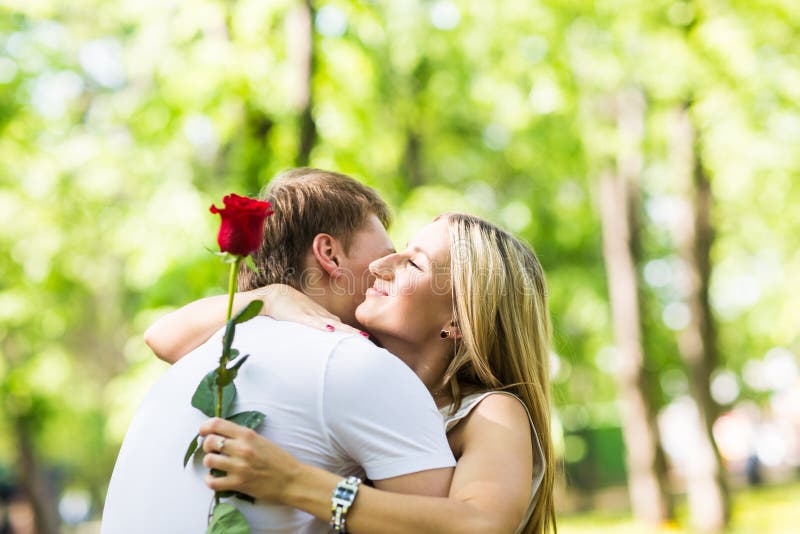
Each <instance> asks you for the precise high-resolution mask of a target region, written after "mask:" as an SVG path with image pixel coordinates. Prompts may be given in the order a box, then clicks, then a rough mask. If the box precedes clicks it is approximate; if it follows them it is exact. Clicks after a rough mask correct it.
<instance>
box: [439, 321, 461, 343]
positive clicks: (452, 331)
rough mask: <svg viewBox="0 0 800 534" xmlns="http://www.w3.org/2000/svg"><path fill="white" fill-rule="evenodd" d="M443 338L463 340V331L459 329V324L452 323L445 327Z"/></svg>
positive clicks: (443, 328)
mask: <svg viewBox="0 0 800 534" xmlns="http://www.w3.org/2000/svg"><path fill="white" fill-rule="evenodd" d="M441 337H442V338H446V339H461V329H460V328H459V327H458V323H456V322H455V321H450V322H449V323H447V324H446V325H444V327H442V335H441Z"/></svg>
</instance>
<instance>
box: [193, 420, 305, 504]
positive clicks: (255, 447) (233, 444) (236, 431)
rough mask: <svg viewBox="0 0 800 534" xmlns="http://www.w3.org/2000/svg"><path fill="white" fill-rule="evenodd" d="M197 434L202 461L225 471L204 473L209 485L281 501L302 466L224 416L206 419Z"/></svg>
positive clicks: (267, 500) (216, 489) (286, 453)
mask: <svg viewBox="0 0 800 534" xmlns="http://www.w3.org/2000/svg"><path fill="white" fill-rule="evenodd" d="M200 435H201V436H203V437H205V439H204V440H203V450H204V451H205V452H206V456H205V458H204V459H203V464H204V465H205V466H206V467H209V468H214V469H220V470H222V471H225V473H226V475H225V476H224V477H214V476H211V474H210V473H209V474H208V475H206V477H205V482H206V485H207V486H208V487H209V488H211V489H212V490H214V491H228V490H235V491H239V492H242V493H246V494H247V495H250V496H252V497H254V498H256V499H257V500H259V501H262V502H271V503H278V504H285V502H284V497H285V495H286V490H287V489H288V488H289V486H290V484H291V483H292V481H293V478H294V477H295V476H296V475H297V473H298V472H299V471H300V469H301V468H302V464H301V463H300V462H299V461H297V460H296V459H295V457H294V456H292V455H291V454H289V453H288V452H286V451H285V450H283V449H282V448H280V447H278V446H277V445H275V444H274V443H273V442H271V441H270V440H268V439H267V438H265V437H263V436H260V435H259V434H258V433H256V432H255V431H253V430H250V429H249V428H247V427H243V426H240V425H237V424H235V423H231V422H230V421H226V420H224V419H219V418H213V419H209V420H208V421H206V422H205V423H203V425H202V426H201V427H200ZM220 448H221V449H222V450H221V451H220Z"/></svg>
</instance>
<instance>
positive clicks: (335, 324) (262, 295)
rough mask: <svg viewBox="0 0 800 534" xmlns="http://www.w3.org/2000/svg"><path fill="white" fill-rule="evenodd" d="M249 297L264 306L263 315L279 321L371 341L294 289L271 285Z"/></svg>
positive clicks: (250, 293)
mask: <svg viewBox="0 0 800 534" xmlns="http://www.w3.org/2000/svg"><path fill="white" fill-rule="evenodd" d="M247 294H248V295H250V296H251V297H254V298H257V299H260V300H261V301H262V302H263V303H264V306H263V308H262V309H261V314H262V315H269V316H271V317H273V318H275V319H277V320H279V321H291V322H294V323H300V324H304V325H306V326H310V327H311V328H316V329H317V330H326V331H328V332H333V331H334V330H335V331H337V332H348V333H352V334H361V335H362V336H365V337H367V334H366V332H362V331H360V330H358V329H357V328H353V327H352V326H349V325H346V324H344V323H343V322H342V321H341V320H340V319H339V317H337V316H336V315H334V314H332V313H331V312H329V311H328V310H326V309H325V308H323V307H322V306H320V305H319V304H317V303H316V302H314V301H313V300H311V299H310V298H309V297H307V296H306V295H305V294H303V293H301V292H300V291H298V290H296V289H295V288H293V287H291V286H288V285H285V284H271V285H268V286H265V287H260V288H258V289H254V290H252V291H249V292H248V293H247Z"/></svg>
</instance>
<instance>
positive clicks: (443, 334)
mask: <svg viewBox="0 0 800 534" xmlns="http://www.w3.org/2000/svg"><path fill="white" fill-rule="evenodd" d="M439 337H441V338H442V339H447V338H448V337H450V330H442V331H441V332H439Z"/></svg>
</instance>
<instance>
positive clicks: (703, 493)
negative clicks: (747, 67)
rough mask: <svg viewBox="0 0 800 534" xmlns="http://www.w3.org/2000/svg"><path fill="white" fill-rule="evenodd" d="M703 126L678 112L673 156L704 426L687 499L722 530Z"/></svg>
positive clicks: (677, 233)
mask: <svg viewBox="0 0 800 534" xmlns="http://www.w3.org/2000/svg"><path fill="white" fill-rule="evenodd" d="M698 141H699V139H698V135H697V129H696V128H695V126H694V124H693V123H692V120H691V117H690V115H689V105H688V104H687V105H686V106H684V107H683V109H681V110H680V112H679V113H678V119H677V128H676V131H675V136H674V138H673V142H672V147H671V149H672V156H673V159H674V160H675V164H676V166H677V169H676V170H677V174H678V175H680V176H682V177H683V178H682V179H681V185H682V186H683V193H684V195H685V197H686V201H687V202H686V205H687V207H688V210H687V211H688V215H689V216H688V217H685V218H684V219H683V220H681V221H678V222H677V223H676V225H675V228H674V238H675V244H676V246H677V248H678V251H679V253H680V255H681V258H682V259H683V261H684V263H685V265H686V268H687V272H688V274H689V276H688V287H687V291H686V303H687V305H688V306H689V311H690V313H691V320H690V321H689V324H688V326H687V327H686V328H685V329H683V330H682V331H681V333H680V334H679V336H678V348H679V350H680V353H681V357H682V358H683V360H684V362H685V364H686V369H687V371H688V374H689V391H690V393H691V397H692V399H693V400H694V403H695V405H696V407H697V413H698V415H699V420H700V424H701V428H700V429H698V432H697V449H698V450H696V451H694V454H693V455H692V457H691V459H690V460H691V461H690V462H689V464H688V465H687V470H688V473H687V481H686V483H687V488H686V491H687V498H688V501H689V516H690V522H691V524H692V526H693V527H694V528H695V529H697V530H699V531H702V532H721V531H722V530H723V529H724V527H725V525H726V523H727V520H728V516H729V509H728V506H729V504H728V495H727V488H726V484H725V480H724V470H723V468H722V462H721V460H720V455H719V450H718V449H717V446H716V443H715V442H714V436H713V433H712V425H713V424H714V421H715V419H716V418H717V416H718V414H719V408H718V406H717V405H716V403H715V402H714V400H713V398H712V397H711V373H712V371H713V370H714V368H715V367H716V365H717V361H718V352H717V342H716V332H715V328H714V320H713V316H712V313H711V307H710V305H709V301H708V287H709V281H710V278H711V245H712V242H713V238H714V229H713V227H712V224H711V210H712V204H713V200H712V196H711V184H710V182H709V180H708V176H707V175H706V173H705V170H704V168H703V162H702V158H701V155H700V150H699V143H698Z"/></svg>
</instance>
